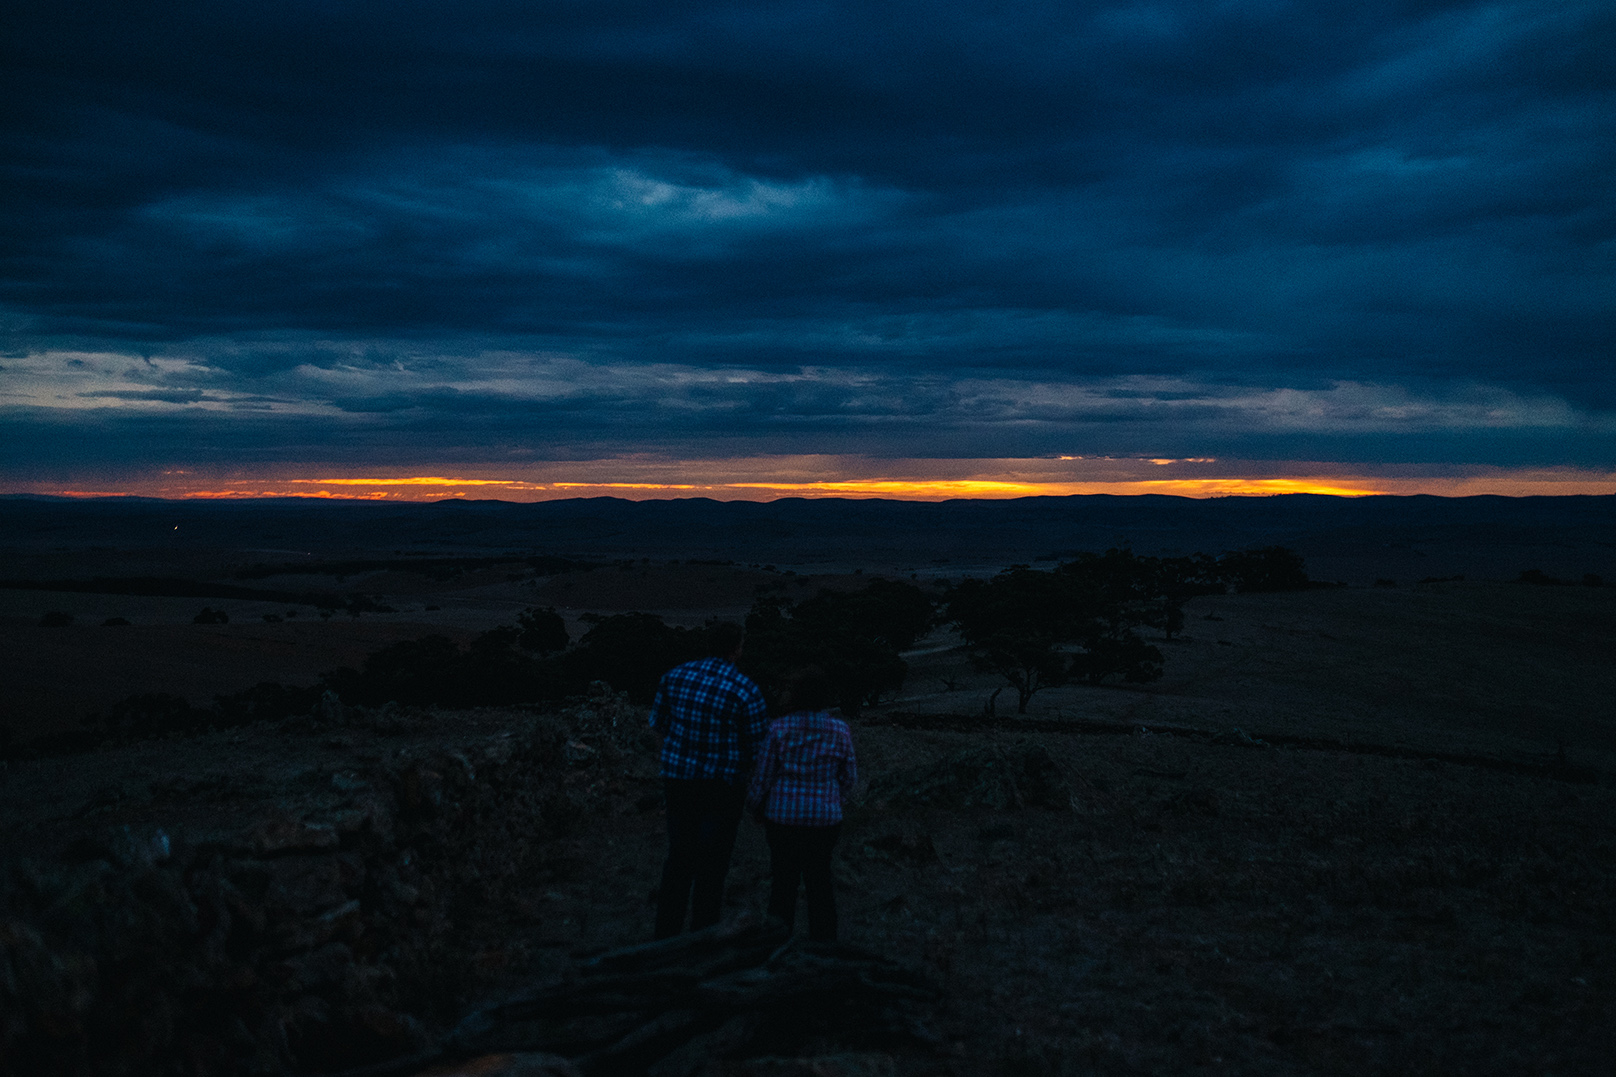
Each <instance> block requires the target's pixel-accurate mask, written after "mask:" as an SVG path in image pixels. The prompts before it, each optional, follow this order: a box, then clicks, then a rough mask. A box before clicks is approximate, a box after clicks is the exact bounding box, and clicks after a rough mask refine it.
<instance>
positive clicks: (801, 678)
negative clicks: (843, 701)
mask: <svg viewBox="0 0 1616 1077" xmlns="http://www.w3.org/2000/svg"><path fill="white" fill-rule="evenodd" d="M783 702H784V703H785V707H786V709H787V710H791V711H819V710H825V709H826V708H827V707H829V706H830V705H831V704H832V703H834V702H836V689H835V686H834V685H832V684H831V679H830V676H829V675H828V674H827V673H826V672H825V671H824V669H823V668H821V667H820V666H798V667H797V668H796V669H794V670H792V671H791V672H790V673H789V674H787V675H786V683H785V693H784V698H783Z"/></svg>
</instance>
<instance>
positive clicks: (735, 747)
mask: <svg viewBox="0 0 1616 1077" xmlns="http://www.w3.org/2000/svg"><path fill="white" fill-rule="evenodd" d="M708 650H709V651H710V653H711V656H710V657H708V658H699V659H697V660H696V661H694V662H686V663H685V664H683V665H681V666H675V667H674V668H673V669H671V670H669V671H668V672H667V673H665V674H663V677H662V682H661V684H660V685H658V687H657V693H656V698H655V700H653V701H652V704H651V728H652V729H654V730H656V731H657V732H658V733H660V734H661V735H662V738H663V740H662V779H663V786H664V788H665V790H666V793H667V812H668V858H667V861H666V862H665V863H664V864H663V866H662V885H661V887H660V888H659V889H658V891H657V916H656V937H657V938H659V939H664V938H667V937H668V936H670V935H677V934H678V933H679V932H680V930H681V929H683V927H684V923H685V912H686V909H687V908H689V910H690V929H691V930H692V931H695V930H698V929H700V928H704V927H708V926H710V925H712V924H716V923H718V917H719V912H720V910H721V908H722V906H723V903H724V876H725V875H727V874H728V873H729V858H730V852H731V850H733V849H734V847H735V829H736V827H737V826H738V825H739V824H740V821H741V807H742V804H743V802H744V800H745V795H746V779H747V776H748V775H750V774H751V772H752V760H753V757H754V756H755V755H756V754H757V746H758V743H759V742H760V741H761V740H762V739H763V734H764V731H765V729H766V727H767V719H768V711H767V708H766V705H765V703H764V701H763V693H762V692H761V691H760V690H759V689H758V686H757V685H756V684H754V683H753V682H752V680H751V678H749V677H747V676H746V675H745V674H744V673H742V672H741V671H740V670H739V669H737V668H736V666H735V663H736V661H737V660H739V658H740V656H741V628H740V626H739V625H735V624H727V623H726V624H719V625H715V626H714V627H713V628H712V629H710V630H709V644H708ZM692 892H694V897H692Z"/></svg>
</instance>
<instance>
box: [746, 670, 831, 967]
mask: <svg viewBox="0 0 1616 1077" xmlns="http://www.w3.org/2000/svg"><path fill="white" fill-rule="evenodd" d="M832 696H833V693H832V691H831V685H830V681H829V679H828V678H827V677H826V676H825V673H824V671H823V670H820V669H807V670H802V671H800V672H798V673H797V675H796V676H794V677H793V678H792V679H791V682H790V684H789V687H788V688H787V694H786V702H787V704H788V712H789V713H787V714H785V715H783V716H781V717H779V718H776V719H775V720H774V721H773V722H771V723H770V724H769V733H768V736H767V738H765V740H764V742H763V750H762V752H761V753H760V754H759V756H758V763H757V770H756V772H755V773H754V774H753V776H752V785H751V788H750V789H749V790H748V791H747V797H746V802H747V806H748V807H749V808H750V809H751V810H752V813H753V817H754V818H756V819H758V820H759V821H761V822H762V823H763V828H764V834H765V836H766V837H767V838H768V841H769V861H770V862H769V874H770V876H771V877H772V882H771V885H770V887H769V915H770V916H774V917H778V918H779V919H781V920H782V921H784V922H785V924H786V926H787V927H788V928H789V927H790V926H791V925H792V923H793V922H794V921H795V920H796V917H797V888H798V886H799V885H801V886H802V887H803V888H804V889H806V890H807V892H808V937H809V938H810V939H813V940H815V941H823V942H833V941H835V939H836V894H835V892H834V891H833V890H832V886H831V874H830V854H831V850H832V849H833V848H834V847H835V845H836V839H837V838H838V837H840V836H841V832H842V805H843V804H844V803H845V802H846V801H847V799H848V798H849V797H850V796H852V794H853V783H854V782H856V781H857V780H858V763H857V761H856V760H855V759H854V757H853V733H852V731H851V730H849V729H848V728H847V723H846V722H844V721H842V720H841V719H840V718H832V717H831V716H830V714H829V712H828V711H826V710H825V708H826V706H827V705H829V703H830V701H831V699H832Z"/></svg>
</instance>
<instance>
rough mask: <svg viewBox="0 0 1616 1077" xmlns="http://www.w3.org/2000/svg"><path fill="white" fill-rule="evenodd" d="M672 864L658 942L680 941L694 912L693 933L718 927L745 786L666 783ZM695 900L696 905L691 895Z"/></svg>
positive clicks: (662, 893) (666, 868)
mask: <svg viewBox="0 0 1616 1077" xmlns="http://www.w3.org/2000/svg"><path fill="white" fill-rule="evenodd" d="M662 784H663V787H664V789H665V790H666V791H667V803H668V859H667V862H666V863H664V864H663V865H662V885H661V887H660V888H658V890H657V917H656V937H657V938H659V939H665V938H668V937H669V936H672V935H677V934H679V932H680V931H681V930H682V929H683V928H684V926H685V909H686V908H687V907H688V908H689V909H690V930H692V931H696V930H698V929H700V928H704V927H711V926H712V925H713V924H716V923H718V918H719V913H720V911H721V910H722V909H723V905H724V876H726V875H728V874H729V857H730V852H731V851H732V850H733V849H734V848H735V830H736V828H737V827H738V826H739V825H740V822H741V808H742V806H743V804H744V802H745V799H746V787H745V785H744V784H743V783H741V782H739V781H736V782H726V781H722V780H720V779H717V778H664V779H662ZM692 889H694V891H695V897H694V900H692V897H691V891H692Z"/></svg>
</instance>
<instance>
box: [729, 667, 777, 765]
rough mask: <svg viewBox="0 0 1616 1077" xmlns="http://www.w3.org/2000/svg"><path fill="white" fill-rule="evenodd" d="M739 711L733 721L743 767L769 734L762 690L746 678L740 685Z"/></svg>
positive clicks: (752, 757)
mask: <svg viewBox="0 0 1616 1077" xmlns="http://www.w3.org/2000/svg"><path fill="white" fill-rule="evenodd" d="M740 697H741V713H740V715H739V716H738V720H737V721H736V723H735V726H736V738H735V739H736V740H737V741H738V742H739V747H740V751H741V765H742V766H743V767H744V766H746V765H747V764H749V763H751V762H752V761H753V760H754V759H755V758H756V757H757V752H758V745H760V744H762V743H763V742H764V740H765V738H767V737H768V735H769V705H768V703H767V702H766V701H765V700H764V698H763V692H762V690H761V689H759V688H758V686H757V685H756V684H754V683H753V682H752V680H751V678H747V680H746V684H745V685H744V686H742V688H741V692H740Z"/></svg>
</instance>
